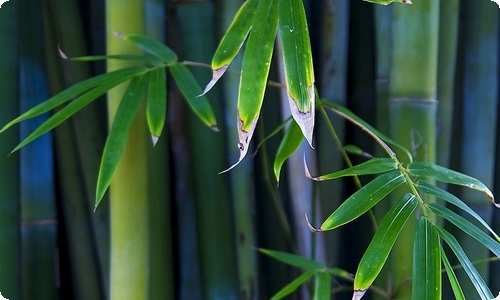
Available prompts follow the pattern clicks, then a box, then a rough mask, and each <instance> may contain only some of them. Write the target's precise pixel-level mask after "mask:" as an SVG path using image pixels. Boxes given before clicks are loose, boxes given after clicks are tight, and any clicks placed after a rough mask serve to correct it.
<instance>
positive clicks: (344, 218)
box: [321, 171, 405, 231]
mask: <svg viewBox="0 0 500 300" xmlns="http://www.w3.org/2000/svg"><path fill="white" fill-rule="evenodd" d="M404 182H405V177H404V176H403V174H401V173H400V172H399V171H392V172H388V173H384V174H382V175H380V176H378V177H377V178H375V179H373V180H372V181H371V182H369V183H368V184H366V185H365V186H363V187H362V188H361V189H359V190H358V191H357V192H356V193H354V194H353V195H352V196H351V197H349V198H348V199H347V200H346V201H344V203H342V205H340V206H339V207H338V208H337V209H336V210H335V211H334V212H333V213H332V214H331V215H330V216H329V217H328V218H327V219H326V220H325V221H324V222H323V224H322V225H321V230H323V231H325V230H332V229H335V228H337V227H339V226H341V225H344V224H346V223H348V222H350V221H352V220H354V219H356V218H357V217H359V216H361V215H362V214H364V213H365V212H367V211H368V210H369V209H370V208H372V207H373V206H374V205H375V204H377V203H378V202H379V201H380V200H382V199H383V198H384V197H385V196H387V195H388V194H389V193H390V192H392V191H393V190H394V189H396V188H397V187H398V186H400V185H401V184H403V183H404Z"/></svg>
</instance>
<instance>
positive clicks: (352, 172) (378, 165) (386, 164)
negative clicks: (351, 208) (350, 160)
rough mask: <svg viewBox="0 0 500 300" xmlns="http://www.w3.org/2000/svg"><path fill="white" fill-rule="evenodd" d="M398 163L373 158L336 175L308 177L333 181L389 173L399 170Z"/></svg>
mask: <svg viewBox="0 0 500 300" xmlns="http://www.w3.org/2000/svg"><path fill="white" fill-rule="evenodd" d="M397 168H398V161H397V159H395V158H377V157H376V158H372V159H370V160H368V161H365V162H364V163H361V164H359V165H356V166H353V167H350V168H347V169H344V170H340V171H337V172H334V173H330V174H326V175H321V176H318V177H311V176H310V174H309V172H307V174H306V175H307V177H309V178H311V179H313V180H316V181H323V180H332V179H336V178H339V177H344V176H359V175H372V174H380V173H385V172H389V171H392V170H397Z"/></svg>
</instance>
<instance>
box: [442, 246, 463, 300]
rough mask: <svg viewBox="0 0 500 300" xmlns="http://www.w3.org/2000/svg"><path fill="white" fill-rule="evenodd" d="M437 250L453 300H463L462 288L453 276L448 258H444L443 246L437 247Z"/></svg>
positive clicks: (455, 276)
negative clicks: (439, 252) (439, 253)
mask: <svg viewBox="0 0 500 300" xmlns="http://www.w3.org/2000/svg"><path fill="white" fill-rule="evenodd" d="M439 250H440V251H441V259H442V261H443V265H444V268H445V270H446V274H447V275H448V280H449V282H450V285H451V289H452V290H453V295H454V296H455V299H457V300H465V295H464V292H463V291H462V287H461V286H460V283H459V282H458V278H457V275H456V274H455V271H454V270H453V267H452V265H451V263H450V261H449V260H448V257H447V256H446V252H445V251H444V249H443V246H442V245H440V246H439Z"/></svg>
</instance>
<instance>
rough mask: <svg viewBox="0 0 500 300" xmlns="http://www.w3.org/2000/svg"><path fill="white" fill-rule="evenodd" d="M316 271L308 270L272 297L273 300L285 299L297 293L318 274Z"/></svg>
mask: <svg viewBox="0 0 500 300" xmlns="http://www.w3.org/2000/svg"><path fill="white" fill-rule="evenodd" d="M316 272H317V271H316V270H307V271H305V272H304V273H302V274H301V275H300V276H299V277H297V278H295V279H294V280H292V281H291V282H290V283H289V284H287V285H285V286H284V287H283V288H282V289H281V290H279V291H278V292H276V294H274V295H273V296H272V297H271V300H278V299H283V298H284V297H286V296H288V295H290V294H291V293H293V292H295V291H296V290H297V289H298V288H299V287H300V286H301V285H302V284H303V283H305V282H306V281H308V280H309V279H311V277H313V275H314V274H315V273H316Z"/></svg>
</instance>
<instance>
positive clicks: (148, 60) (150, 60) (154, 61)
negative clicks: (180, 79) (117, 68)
mask: <svg viewBox="0 0 500 300" xmlns="http://www.w3.org/2000/svg"><path fill="white" fill-rule="evenodd" d="M68 59H69V60H71V61H98V60H108V59H117V60H127V61H137V62H142V63H145V64H150V65H154V66H160V65H164V64H165V63H164V62H163V61H162V60H160V59H158V58H157V57H153V56H146V55H133V54H112V55H90V56H79V57H71V58H68Z"/></svg>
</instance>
